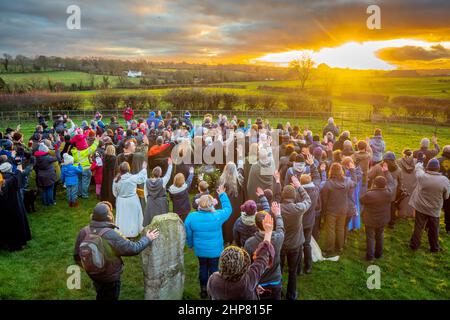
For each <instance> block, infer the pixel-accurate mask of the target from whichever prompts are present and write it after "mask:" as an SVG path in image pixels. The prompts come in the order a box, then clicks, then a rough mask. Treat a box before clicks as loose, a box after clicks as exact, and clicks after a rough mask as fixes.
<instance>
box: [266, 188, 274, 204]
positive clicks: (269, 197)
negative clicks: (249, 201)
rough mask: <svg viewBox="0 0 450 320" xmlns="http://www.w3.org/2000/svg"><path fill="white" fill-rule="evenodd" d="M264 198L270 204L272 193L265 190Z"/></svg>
mask: <svg viewBox="0 0 450 320" xmlns="http://www.w3.org/2000/svg"><path fill="white" fill-rule="evenodd" d="M264 196H265V197H266V198H267V201H269V203H271V202H272V200H273V191H272V190H270V189H265V190H264Z"/></svg>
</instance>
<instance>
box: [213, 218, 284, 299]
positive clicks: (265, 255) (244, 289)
mask: <svg viewBox="0 0 450 320" xmlns="http://www.w3.org/2000/svg"><path fill="white" fill-rule="evenodd" d="M263 226H264V240H263V241H262V242H261V243H260V244H259V245H258V247H257V249H256V251H255V252H254V254H253V263H252V262H251V261H252V259H251V258H250V255H249V254H248V253H247V251H245V250H244V249H242V248H239V247H236V246H229V247H227V248H226V249H225V250H223V252H222V254H221V255H220V259H219V271H218V272H214V273H213V274H212V275H211V277H210V278H209V280H208V285H207V289H208V294H209V295H210V297H211V299H212V300H258V299H259V292H261V291H262V290H261V287H259V286H258V283H259V282H260V280H261V276H262V275H263V273H264V271H266V269H267V268H268V267H270V266H271V265H272V264H273V260H274V256H275V249H274V247H273V245H272V244H271V238H272V231H273V219H272V216H271V215H270V214H266V215H265V218H264V220H263Z"/></svg>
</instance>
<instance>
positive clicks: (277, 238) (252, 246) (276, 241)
mask: <svg viewBox="0 0 450 320" xmlns="http://www.w3.org/2000/svg"><path fill="white" fill-rule="evenodd" d="M274 222H275V225H276V229H275V230H274V231H273V232H272V238H271V239H270V243H271V244H272V245H273V247H274V249H275V255H274V258H273V262H272V265H271V266H270V267H268V268H267V269H266V271H264V273H263V274H262V276H261V279H260V280H259V285H260V286H262V287H264V286H268V285H280V286H281V267H280V252H281V247H282V246H283V242H284V223H283V218H282V217H281V216H277V217H275V221H274ZM263 241H264V233H262V232H257V233H256V234H255V235H254V236H253V237H251V238H249V239H248V240H247V241H246V242H245V246H244V248H245V250H246V251H247V252H248V254H249V255H250V257H253V254H254V253H255V251H256V249H257V248H258V246H259V244H260V243H262V242H263Z"/></svg>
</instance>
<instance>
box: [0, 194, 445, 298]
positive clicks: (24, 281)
mask: <svg viewBox="0 0 450 320" xmlns="http://www.w3.org/2000/svg"><path fill="white" fill-rule="evenodd" d="M93 193H94V190H93V189H92V190H91V194H93ZM95 203H96V200H94V199H93V196H91V199H89V200H81V201H80V207H79V208H78V209H69V208H68V207H67V203H66V201H65V194H64V193H63V191H61V192H60V193H58V196H57V205H56V207H52V208H44V207H42V206H40V205H39V204H38V208H37V209H38V211H37V212H36V213H33V214H30V215H29V220H30V224H31V229H32V236H33V240H31V241H30V242H29V244H28V246H27V248H26V249H25V250H23V251H19V252H14V253H9V252H5V251H1V252H0V283H1V285H0V299H75V300H81V299H94V298H95V290H94V288H93V286H92V283H91V281H90V280H89V278H88V277H87V276H86V274H85V273H84V272H82V279H81V289H80V290H69V289H67V286H66V281H67V277H68V276H69V275H68V274H67V273H66V270H67V268H68V266H70V265H72V264H73V261H72V253H73V245H74V241H75V238H76V235H77V233H78V231H79V229H80V228H82V227H83V226H85V225H86V224H87V223H88V222H89V219H90V212H91V210H92V208H93V206H94V205H95ZM442 224H443V222H441V230H442V229H443V225H442ZM412 228H413V222H412V221H410V220H401V221H400V222H399V223H398V225H397V226H396V229H395V230H386V233H385V250H384V255H383V257H382V258H381V259H380V260H378V261H377V262H376V264H377V265H378V266H379V267H380V268H381V289H380V290H369V289H367V287H366V281H367V277H368V276H369V275H368V274H367V273H366V270H367V267H368V266H369V264H368V263H367V262H365V261H364V260H363V257H364V254H365V236H364V232H363V230H359V231H356V232H351V233H350V235H349V238H348V242H347V246H346V249H345V252H344V254H343V255H342V256H341V259H340V260H339V261H338V262H331V261H324V262H318V263H315V264H314V266H313V273H312V274H310V275H302V276H300V277H299V278H298V291H299V298H300V299H308V300H309V299H449V298H450V283H449V279H450V277H449V276H450V271H449V269H448V265H449V263H450V254H449V250H450V237H449V236H448V235H446V234H444V232H443V231H441V235H440V240H441V245H442V247H443V249H444V251H443V252H442V253H440V254H430V253H428V244H427V241H426V235H424V238H423V240H424V242H423V245H422V248H421V249H420V250H419V251H418V252H416V253H413V252H411V251H410V250H409V249H408V248H407V243H408V240H409V238H410V236H411V232H412ZM323 240H324V235H322V236H321V241H320V242H321V243H323ZM124 261H125V270H124V273H123V276H122V293H121V299H124V300H125V299H143V297H144V291H143V274H142V267H141V259H140V257H139V256H136V257H126V258H124ZM185 269H186V280H185V288H184V299H198V298H199V292H198V291H199V288H198V276H197V272H198V266H197V260H196V258H195V257H194V255H193V253H192V251H191V250H187V249H186V250H185ZM283 278H284V286H285V285H286V281H287V279H286V274H284V276H283Z"/></svg>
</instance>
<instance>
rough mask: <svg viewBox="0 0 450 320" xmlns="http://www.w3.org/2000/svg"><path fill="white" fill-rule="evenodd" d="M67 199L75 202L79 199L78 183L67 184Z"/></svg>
mask: <svg viewBox="0 0 450 320" xmlns="http://www.w3.org/2000/svg"><path fill="white" fill-rule="evenodd" d="M66 192H67V201H69V202H75V201H77V193H78V185H76V184H74V185H72V186H66Z"/></svg>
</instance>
